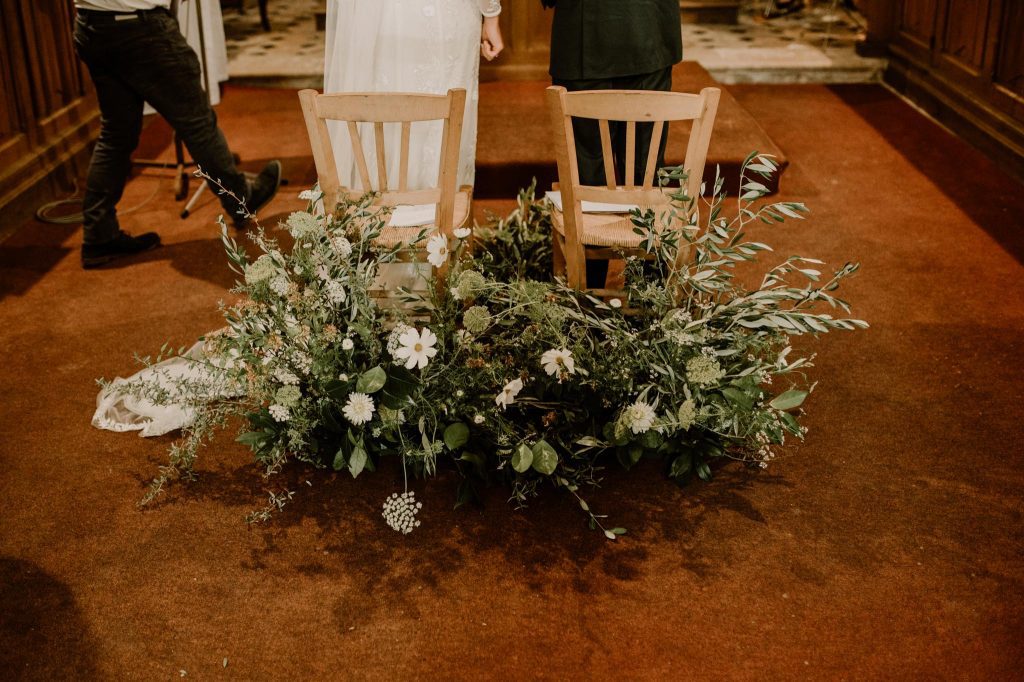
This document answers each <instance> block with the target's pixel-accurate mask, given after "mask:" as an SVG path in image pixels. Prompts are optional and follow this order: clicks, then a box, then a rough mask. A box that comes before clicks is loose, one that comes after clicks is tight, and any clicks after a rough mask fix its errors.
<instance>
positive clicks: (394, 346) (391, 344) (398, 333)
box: [388, 322, 412, 356]
mask: <svg viewBox="0 0 1024 682" xmlns="http://www.w3.org/2000/svg"><path fill="white" fill-rule="evenodd" d="M410 329H412V327H410V326H409V325H407V324H405V323H404V322H399V323H398V324H396V325H395V328H394V329H392V330H391V333H390V334H388V352H389V353H391V355H392V356H393V355H394V354H395V351H397V350H398V347H399V346H400V345H401V343H400V341H399V340H400V339H401V338H402V334H405V333H406V332H407V331H409V330H410Z"/></svg>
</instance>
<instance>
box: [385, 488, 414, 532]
mask: <svg viewBox="0 0 1024 682" xmlns="http://www.w3.org/2000/svg"><path fill="white" fill-rule="evenodd" d="M422 508H423V503H422V502H417V501H416V493H413V492H405V493H402V494H401V495H399V494H398V493H391V497H389V498H388V499H386V500H384V512H383V513H382V514H381V516H383V517H384V520H385V521H386V522H387V524H388V525H389V526H391V528H392V529H394V530H397V531H398V532H399V533H401V534H402V535H408V534H409V533H411V532H412V529H413V528H416V527H418V526H419V525H420V522H419V521H417V520H416V514H418V513H419V511H420V509H422Z"/></svg>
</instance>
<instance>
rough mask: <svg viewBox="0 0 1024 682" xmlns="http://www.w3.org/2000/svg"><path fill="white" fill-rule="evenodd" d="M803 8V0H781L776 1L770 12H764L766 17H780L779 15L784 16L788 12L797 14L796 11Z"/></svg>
mask: <svg viewBox="0 0 1024 682" xmlns="http://www.w3.org/2000/svg"><path fill="white" fill-rule="evenodd" d="M803 8H804V2H803V0H789V1H788V2H784V1H783V0H779V1H778V2H776V3H775V6H774V7H773V8H772V10H771V11H770V12H765V13H764V16H765V18H766V19H778V18H779V17H784V16H786V15H788V14H795V13H796V12H799V11H800V10H802V9H803Z"/></svg>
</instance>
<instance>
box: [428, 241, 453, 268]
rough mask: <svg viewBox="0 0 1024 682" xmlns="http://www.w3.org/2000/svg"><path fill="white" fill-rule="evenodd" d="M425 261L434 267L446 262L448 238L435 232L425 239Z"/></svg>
mask: <svg viewBox="0 0 1024 682" xmlns="http://www.w3.org/2000/svg"><path fill="white" fill-rule="evenodd" d="M427 261H428V262H429V263H430V264H431V265H433V266H434V267H435V268H440V267H442V266H444V264H445V263H447V262H448V239H447V238H446V237H445V236H444V235H440V234H435V235H434V236H433V237H431V238H430V239H428V240H427Z"/></svg>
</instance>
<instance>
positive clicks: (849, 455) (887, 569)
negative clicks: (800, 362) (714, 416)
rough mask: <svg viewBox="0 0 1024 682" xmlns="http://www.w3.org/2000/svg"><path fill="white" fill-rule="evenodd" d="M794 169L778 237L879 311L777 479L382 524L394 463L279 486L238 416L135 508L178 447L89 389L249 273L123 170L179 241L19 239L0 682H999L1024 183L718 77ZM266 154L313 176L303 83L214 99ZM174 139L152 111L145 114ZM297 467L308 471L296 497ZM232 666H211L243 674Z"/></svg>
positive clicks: (785, 93)
mask: <svg viewBox="0 0 1024 682" xmlns="http://www.w3.org/2000/svg"><path fill="white" fill-rule="evenodd" d="M731 90H732V92H733V94H734V95H735V96H736V98H737V100H738V101H739V103H740V104H742V105H743V106H744V107H746V109H747V110H748V111H750V112H751V113H752V115H753V116H754V117H755V118H756V120H757V121H758V122H759V123H760V125H762V126H763V127H764V129H765V130H766V131H767V133H768V134H769V135H770V136H771V138H772V139H774V140H775V141H776V142H777V143H778V145H779V147H780V148H782V149H783V150H785V152H786V154H787V156H788V157H789V161H790V168H789V170H788V171H787V176H786V181H785V183H784V185H783V194H782V195H781V196H782V197H784V198H786V199H792V200H801V201H806V202H807V204H808V205H809V206H810V208H811V210H812V219H811V220H809V221H807V222H806V223H801V224H798V225H792V226H788V227H782V228H778V229H776V230H775V231H774V232H773V233H772V234H759V235H758V236H759V237H761V238H763V240H767V241H770V242H771V243H772V244H774V245H775V246H776V249H777V252H778V255H779V256H780V257H782V256H785V255H787V254H790V253H800V254H803V255H811V256H818V257H821V258H825V259H827V260H829V261H830V262H832V263H836V264H838V263H839V262H840V261H841V260H844V259H855V260H860V261H861V262H862V263H863V269H862V272H861V275H860V276H859V277H858V278H857V279H855V280H853V281H852V282H851V283H850V285H849V287H848V288H847V289H846V291H845V292H844V293H845V295H846V297H848V298H849V299H851V300H852V301H853V302H854V303H855V305H856V309H855V311H856V313H857V314H858V316H861V317H864V318H865V319H867V320H869V321H870V322H871V323H872V325H873V327H872V329H871V330H868V331H866V332H863V333H851V334H844V335H835V336H832V337H830V338H825V339H824V340H823V341H822V342H820V343H819V344H818V346H817V349H818V350H819V351H820V356H819V357H818V360H817V367H816V368H814V369H813V370H812V372H813V377H814V378H816V379H819V380H820V381H821V385H820V386H819V389H818V391H817V392H815V393H814V394H813V395H812V396H811V398H810V399H809V400H808V403H807V409H808V410H809V413H810V416H809V418H808V420H807V422H806V423H807V424H808V425H809V426H810V433H809V435H808V439H807V441H806V443H805V444H803V445H800V446H794V447H790V448H788V449H787V450H786V451H785V453H784V456H782V457H781V458H780V459H779V460H778V461H777V462H776V463H775V464H774V466H773V467H772V468H770V469H769V470H767V471H766V472H763V473H748V472H746V471H745V470H742V469H740V468H733V467H726V468H725V469H724V470H723V471H721V472H720V473H719V475H718V476H717V477H716V479H715V480H714V481H712V482H711V483H708V484H703V483H699V482H695V483H692V484H690V485H688V486H686V487H684V488H679V487H676V486H674V485H673V484H671V483H670V482H669V481H667V480H666V479H665V478H664V477H663V476H662V473H661V472H660V471H658V470H657V469H656V468H654V467H646V468H644V467H642V468H641V470H640V471H639V473H637V474H633V475H629V476H624V475H621V474H618V473H614V472H611V473H609V475H608V479H609V480H608V483H607V485H606V486H605V487H604V488H603V489H602V490H601V491H599V492H597V493H596V494H594V495H593V496H592V498H591V500H590V501H591V506H592V507H594V508H595V509H597V510H599V511H601V512H603V513H608V514H610V515H612V518H613V519H614V520H615V523H616V524H617V525H622V526H626V527H628V528H629V531H630V532H629V535H627V536H626V537H624V538H622V539H621V540H620V541H619V542H616V543H614V544H612V543H609V542H607V541H605V540H604V539H603V538H602V537H601V536H600V535H599V534H597V533H594V532H590V531H588V530H586V528H585V527H584V524H583V518H582V516H581V515H580V514H579V513H578V510H577V509H576V507H575V503H574V502H573V501H572V500H570V499H567V498H565V497H563V496H560V495H557V494H555V495H549V496H547V497H546V498H545V499H543V500H541V501H538V502H537V503H535V504H533V505H532V506H531V507H530V508H529V509H528V510H526V511H524V512H517V511H514V510H513V509H512V508H511V507H510V506H509V505H507V504H506V503H505V497H506V492H505V491H504V490H494V491H492V492H491V494H490V496H489V499H488V500H487V505H486V509H484V510H478V509H460V510H452V503H453V500H454V492H455V485H454V482H453V480H452V479H451V478H450V477H448V476H442V477H441V478H440V479H437V480H432V481H427V482H418V483H416V484H415V490H416V491H417V495H418V497H420V498H421V499H422V500H423V501H424V503H425V508H424V511H423V513H422V514H421V515H420V517H421V518H422V519H423V527H422V528H420V529H418V530H417V531H416V532H415V533H413V534H412V535H410V536H407V537H402V536H399V535H397V534H396V533H394V532H392V531H390V530H389V529H388V528H387V527H386V526H385V525H384V524H383V523H382V520H381V518H380V504H381V502H382V501H383V499H384V497H385V495H387V494H389V493H391V492H392V491H393V490H395V489H396V486H398V485H399V481H400V480H401V474H400V472H399V471H397V470H396V469H395V468H394V467H393V466H391V465H386V466H385V467H383V470H382V471H380V472H379V473H378V474H377V475H375V476H365V477H361V478H360V479H359V480H358V481H352V480H351V478H350V477H348V476H347V474H346V475H335V474H332V473H326V472H320V471H312V470H307V469H301V468H298V467H296V468H292V469H290V470H289V471H288V473H287V474H286V475H285V476H284V477H283V478H282V480H281V481H276V482H273V483H272V485H273V486H274V489H278V486H281V485H284V484H287V485H289V486H290V487H291V488H292V489H293V490H295V491H296V496H295V498H294V500H293V501H292V502H291V503H290V504H289V505H288V506H287V507H286V508H285V510H284V511H283V512H282V513H281V514H280V515H279V516H278V517H276V518H275V519H274V520H273V521H272V522H271V523H270V524H269V525H266V526H261V527H256V528H253V529H249V528H247V527H246V526H245V524H244V523H243V521H242V518H243V515H244V514H245V513H246V512H247V511H249V510H250V509H252V508H253V507H255V506H257V505H258V504H260V503H261V501H262V499H263V498H264V496H265V493H264V489H265V487H267V484H266V483H265V482H264V481H263V480H262V479H261V477H260V475H259V471H258V469H256V468H255V467H254V466H253V465H252V464H251V459H250V457H249V455H248V454H247V452H246V451H245V450H244V449H243V448H242V447H240V446H238V445H237V444H235V443H233V442H232V441H231V438H230V436H229V435H225V437H224V438H222V439H221V441H220V442H218V443H216V444H215V445H214V446H213V447H211V448H209V449H207V450H206V451H205V452H204V453H203V455H202V459H201V460H200V466H199V469H200V479H199V481H198V482H196V483H195V484H191V485H181V486H177V487H176V488H174V489H173V490H172V491H171V492H170V494H169V495H167V496H166V497H165V498H164V500H163V502H162V503H161V504H160V505H158V506H156V507H154V508H152V509H147V510H145V511H139V510H138V509H136V507H135V502H136V501H137V500H138V499H139V497H140V496H141V495H142V492H143V489H144V486H145V483H146V481H147V480H148V479H149V477H151V476H152V475H153V473H154V472H155V471H156V468H157V466H159V464H160V463H161V462H162V461H164V459H165V456H166V449H167V446H168V443H169V442H170V441H169V440H167V439H160V440H157V441H149V440H142V439H139V438H136V437H134V436H132V435H124V434H114V433H108V432H100V431H97V430H94V429H92V428H91V427H90V426H89V424H88V421H89V417H90V415H91V413H92V409H93V405H94V399H95V393H96V386H95V384H94V379H95V378H96V377H99V376H106V377H112V376H114V375H117V374H125V373H127V372H129V371H132V367H133V365H132V360H131V355H132V353H133V352H134V351H140V352H143V353H147V352H155V351H156V350H157V349H158V348H159V347H160V345H161V344H162V343H163V342H164V341H166V340H170V341H171V342H172V343H174V344H182V343H188V342H190V341H191V340H193V339H194V338H195V337H196V336H197V335H198V334H201V333H202V332H204V331H207V330H209V329H212V328H215V327H216V326H218V315H217V312H216V302H217V301H218V300H219V299H220V298H222V297H223V296H224V287H225V286H227V285H229V284H230V282H231V280H232V277H231V274H230V273H229V271H228V270H227V267H226V266H225V263H224V259H223V257H222V255H221V250H220V247H219V244H218V242H217V239H216V234H215V231H214V228H213V227H212V225H211V221H212V218H213V216H214V215H215V212H216V211H215V207H214V206H213V205H212V204H211V203H210V202H209V201H207V203H206V204H205V205H204V206H203V207H202V208H201V209H200V210H198V211H197V212H196V214H195V215H194V217H193V218H191V219H190V220H188V221H179V220H178V218H177V211H178V210H179V205H176V204H174V202H173V201H171V200H170V185H169V183H168V182H166V181H164V183H163V184H162V186H159V187H157V182H158V181H157V180H155V179H153V178H152V177H151V176H146V177H141V178H139V179H137V180H135V181H133V182H132V184H131V186H130V187H129V191H128V194H127V196H126V198H125V200H124V204H123V206H124V207H130V206H133V205H136V204H138V203H139V202H141V201H143V200H145V199H146V198H147V197H148V196H149V195H150V194H151V193H152V192H153V191H154V188H156V190H157V193H156V195H155V198H153V199H152V200H151V201H150V202H148V203H146V204H145V205H144V206H143V208H141V209H140V210H138V211H136V212H134V213H131V214H128V215H126V216H125V217H124V224H125V227H126V228H127V229H129V230H131V231H134V232H139V231H142V230H144V229H151V228H156V229H158V230H159V231H160V232H161V234H162V235H163V237H164V239H165V242H166V245H165V246H164V247H163V248H162V249H160V250H158V251H155V252H152V253H150V254H148V255H147V256H146V257H144V258H142V259H140V260H139V261H137V262H135V263H132V264H130V265H129V264H125V266H124V267H119V268H115V269H110V270H103V271H97V272H83V271H82V270H81V269H80V268H79V266H78V251H77V249H78V246H79V244H80V235H79V233H78V231H77V230H76V229H75V228H62V227H54V226H48V225H42V224H36V223H32V224H28V225H25V226H24V227H23V228H22V229H21V230H20V231H19V232H18V233H17V234H16V235H15V236H13V237H12V238H11V239H10V240H8V241H7V242H6V243H4V244H2V245H0V343H2V347H3V349H4V352H5V359H4V370H3V371H2V372H0V395H3V396H4V400H3V410H2V413H0V443H2V453H3V458H2V466H0V499H2V500H3V509H2V512H0V604H2V608H0V670H3V671H5V675H4V677H5V678H7V679H11V678H13V679H38V680H52V679H125V678H130V679H171V678H173V679H181V677H182V676H183V675H184V676H186V677H187V679H221V678H229V679H268V678H282V679H284V678H313V677H317V678H327V679H396V678H398V679H406V678H425V679H461V678H470V679H476V678H480V679H509V678H513V679H527V678H542V679H566V678H580V677H582V678H595V679H622V678H624V677H628V678H640V679H688V678H694V677H701V678H722V677H725V678H731V679H778V678H813V679H836V678H840V679H842V678H853V679H864V678H890V679H891V678H936V677H939V678H958V679H977V680H989V679H1012V678H1019V677H1020V671H1021V670H1022V669H1024V650H1022V644H1021V643H1022V641H1024V639H1022V636H1024V564H1022V561H1021V557H1022V555H1024V530H1022V529H1024V503H1022V499H1024V498H1022V493H1024V461H1022V460H1024V450H1022V448H1021V446H1020V442H1021V438H1022V435H1024V433H1022V428H1021V423H1022V417H1024V408H1022V407H1021V402H1020V391H1021V386H1022V385H1024V369H1022V367H1024V364H1022V363H1021V362H1020V355H1021V351H1022V347H1021V338H1022V331H1024V290H1022V289H1024V286H1022V282H1024V278H1022V275H1024V268H1022V263H1021V254H1022V248H1021V247H1022V235H1024V231H1022V229H1021V228H1022V225H1021V220H1020V216H1021V215H1024V192H1022V188H1021V186H1020V185H1019V184H1015V183H1014V182H1012V181H1011V180H1009V179H1008V178H1007V177H1006V176H1005V175H1003V174H1002V173H1000V172H999V171H998V170H997V169H996V168H995V167H993V165H992V164H991V163H989V162H988V161H987V160H986V159H984V158H983V157H982V156H980V155H979V154H978V153H976V152H975V151H974V150H972V149H971V148H969V147H967V146H966V145H964V144H962V143H961V142H959V141H957V140H956V139H954V138H952V137H951V136H949V135H948V134H947V133H946V132H944V131H943V130H941V129H939V128H937V127H936V126H934V125H932V124H931V123H929V122H928V121H926V120H925V119H923V118H921V117H920V116H919V115H918V114H917V113H916V112H914V111H913V110H912V109H910V108H909V107H907V106H905V105H904V104H902V103H901V102H899V101H898V100H896V99H894V98H893V96H891V95H890V94H889V93H887V92H886V91H884V90H882V89H880V88H877V87H837V88H832V89H830V88H824V87H818V86H788V87H776V86H772V87H768V86H743V87H735V88H731ZM220 114H221V120H222V123H223V126H224V128H225V130H226V131H227V134H228V138H229V140H231V142H232V144H233V145H234V147H235V148H236V150H237V151H238V152H239V153H240V154H241V155H242V157H243V159H245V160H246V162H247V164H248V165H249V167H251V168H258V167H259V165H260V163H261V162H262V161H263V160H264V159H267V158H270V157H281V158H282V159H283V160H284V162H285V169H286V173H287V175H288V176H289V177H290V178H291V179H292V181H293V184H292V185H291V186H290V187H289V188H286V191H285V192H283V193H282V196H281V197H280V198H278V199H277V200H276V201H275V202H274V203H273V204H272V206H271V211H270V213H274V214H277V215H280V214H284V213H286V212H288V211H290V210H294V209H295V208H298V207H299V206H300V205H301V202H299V201H298V200H297V199H295V198H294V194H295V193H296V192H297V191H298V190H299V189H300V188H301V186H302V183H303V182H304V181H308V180H309V178H310V177H311V175H312V173H311V170H312V161H311V160H310V158H309V156H308V154H309V150H308V147H307V142H306V139H305V135H304V132H303V128H302V122H301V117H300V115H299V111H298V107H297V105H296V103H295V101H294V95H293V93H287V92H262V91H260V92H254V91H244V90H236V89H232V90H229V91H228V92H227V95H226V99H225V102H224V105H223V106H222V107H221V109H220ZM147 137H148V142H147V144H148V145H155V146H160V145H159V142H158V138H159V130H158V129H157V128H155V127H154V128H151V129H150V130H148V131H147ZM307 481H308V483H309V484H310V485H306V483H305V482H307ZM225 662H226V667H225Z"/></svg>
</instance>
